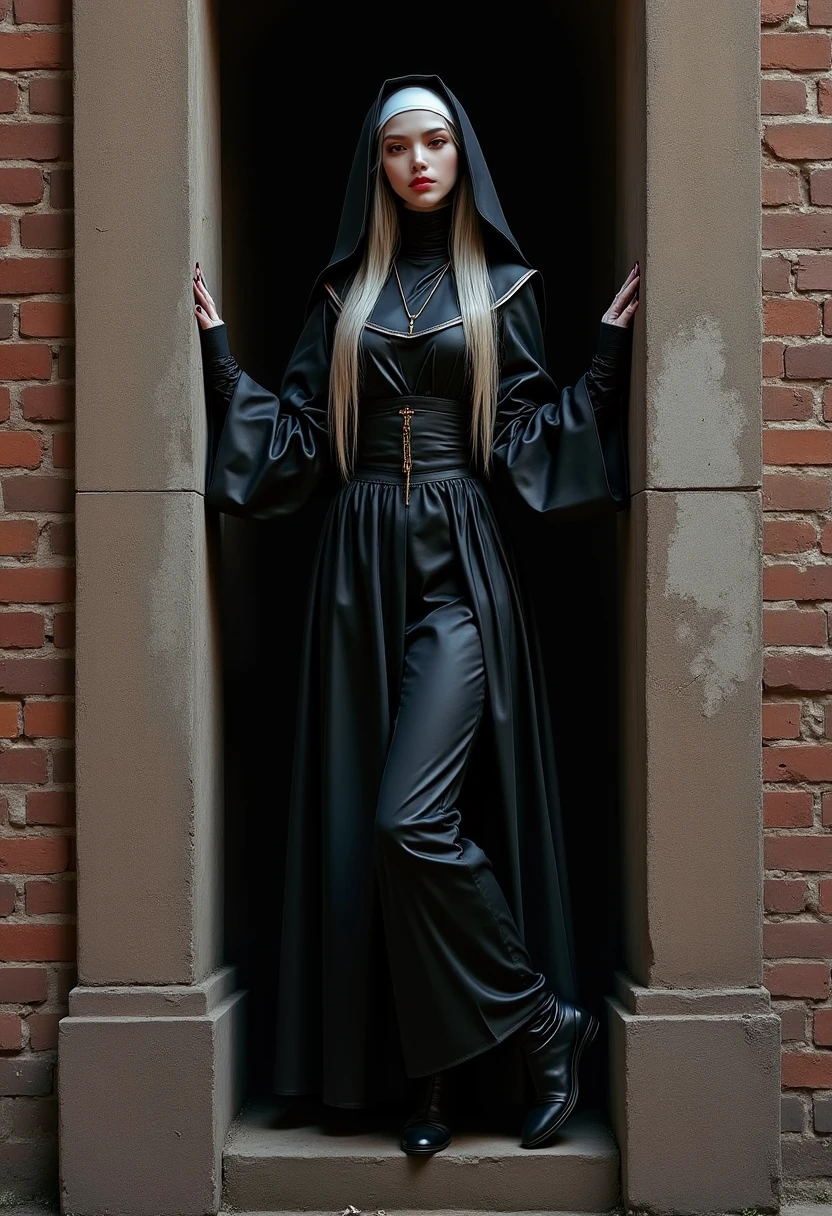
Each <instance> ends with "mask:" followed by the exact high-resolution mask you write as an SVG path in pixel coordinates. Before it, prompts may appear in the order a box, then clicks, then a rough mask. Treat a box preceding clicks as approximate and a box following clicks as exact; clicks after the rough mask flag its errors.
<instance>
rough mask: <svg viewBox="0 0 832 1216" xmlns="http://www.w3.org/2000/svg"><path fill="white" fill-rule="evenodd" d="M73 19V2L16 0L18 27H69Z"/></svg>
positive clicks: (15, 17) (15, 15) (66, 0)
mask: <svg viewBox="0 0 832 1216" xmlns="http://www.w3.org/2000/svg"><path fill="white" fill-rule="evenodd" d="M71 18H72V3H71V0H14V19H15V21H16V22H17V23H18V25H67V24H68V23H69V21H70V20H71Z"/></svg>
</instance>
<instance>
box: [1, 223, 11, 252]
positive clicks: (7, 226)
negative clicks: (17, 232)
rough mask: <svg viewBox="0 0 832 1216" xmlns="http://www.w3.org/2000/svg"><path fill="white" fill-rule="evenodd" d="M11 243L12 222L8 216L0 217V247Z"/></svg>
mask: <svg viewBox="0 0 832 1216" xmlns="http://www.w3.org/2000/svg"><path fill="white" fill-rule="evenodd" d="M11 241H12V221H11V217H10V216H0V246H5V245H10V244H11Z"/></svg>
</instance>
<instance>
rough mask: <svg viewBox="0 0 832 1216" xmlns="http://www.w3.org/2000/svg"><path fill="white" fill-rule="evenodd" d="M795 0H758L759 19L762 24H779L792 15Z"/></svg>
mask: <svg viewBox="0 0 832 1216" xmlns="http://www.w3.org/2000/svg"><path fill="white" fill-rule="evenodd" d="M795 2H796V0H760V21H761V23H762V24H763V25H779V24H780V23H781V21H788V19H789V17H792V16H794V6H795Z"/></svg>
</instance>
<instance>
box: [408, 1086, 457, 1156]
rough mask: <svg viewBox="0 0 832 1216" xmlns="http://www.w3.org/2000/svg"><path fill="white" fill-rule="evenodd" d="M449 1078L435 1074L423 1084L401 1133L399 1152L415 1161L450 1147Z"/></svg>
mask: <svg viewBox="0 0 832 1216" xmlns="http://www.w3.org/2000/svg"><path fill="white" fill-rule="evenodd" d="M448 1089H449V1085H448V1074H447V1072H437V1073H434V1074H433V1076H432V1077H426V1078H425V1080H424V1092H423V1093H422V1096H421V1098H420V1100H419V1103H418V1105H417V1107H416V1109H415V1111H414V1112H413V1114H412V1115H411V1116H410V1118H409V1119H408V1120H407V1122H406V1123H405V1125H404V1128H403V1129H402V1149H403V1151H404V1152H406V1153H410V1154H411V1155H412V1156H414V1157H429V1156H430V1155H431V1154H432V1153H439V1152H441V1151H442V1149H443V1148H447V1147H448V1145H449V1144H450V1143H451V1129H450V1125H449V1119H448Z"/></svg>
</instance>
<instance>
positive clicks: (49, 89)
mask: <svg viewBox="0 0 832 1216" xmlns="http://www.w3.org/2000/svg"><path fill="white" fill-rule="evenodd" d="M29 110H30V111H31V113H32V114H71V113H72V81H71V80H70V79H69V78H68V77H65V76H59V77H55V76H38V77H36V78H35V79H34V80H30V81H29Z"/></svg>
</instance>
